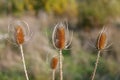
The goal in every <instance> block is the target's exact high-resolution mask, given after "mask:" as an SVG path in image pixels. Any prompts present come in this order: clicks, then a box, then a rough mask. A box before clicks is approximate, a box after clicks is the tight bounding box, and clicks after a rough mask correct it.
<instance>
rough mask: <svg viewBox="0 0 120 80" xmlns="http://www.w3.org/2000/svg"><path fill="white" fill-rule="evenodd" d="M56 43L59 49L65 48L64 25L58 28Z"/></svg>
mask: <svg viewBox="0 0 120 80" xmlns="http://www.w3.org/2000/svg"><path fill="white" fill-rule="evenodd" d="M55 45H56V47H57V48H59V49H64V47H65V28H64V27H58V28H57V30H56V41H55Z"/></svg>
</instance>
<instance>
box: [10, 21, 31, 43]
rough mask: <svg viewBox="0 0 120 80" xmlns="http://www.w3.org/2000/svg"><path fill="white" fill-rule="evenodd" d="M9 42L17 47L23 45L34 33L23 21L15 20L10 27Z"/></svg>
mask: <svg viewBox="0 0 120 80" xmlns="http://www.w3.org/2000/svg"><path fill="white" fill-rule="evenodd" d="M8 35H9V40H10V42H12V43H13V44H15V45H18V44H23V43H25V42H26V41H28V40H29V39H30V38H31V36H32V33H31V31H30V29H29V26H28V24H27V23H26V22H24V21H21V20H14V21H13V22H11V23H10V25H9V26H8Z"/></svg>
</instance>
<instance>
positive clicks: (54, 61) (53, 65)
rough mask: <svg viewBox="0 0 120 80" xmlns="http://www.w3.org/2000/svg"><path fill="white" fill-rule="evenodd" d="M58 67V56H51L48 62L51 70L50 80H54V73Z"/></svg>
mask: <svg viewBox="0 0 120 80" xmlns="http://www.w3.org/2000/svg"><path fill="white" fill-rule="evenodd" d="M57 66H58V56H53V57H52V59H51V62H50V67H51V69H52V80H55V71H56V68H57Z"/></svg>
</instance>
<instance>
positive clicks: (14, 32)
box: [8, 20, 32, 80]
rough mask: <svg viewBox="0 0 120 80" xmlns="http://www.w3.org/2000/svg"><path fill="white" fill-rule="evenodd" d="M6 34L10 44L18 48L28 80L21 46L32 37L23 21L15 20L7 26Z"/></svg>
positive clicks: (27, 78) (27, 79)
mask: <svg viewBox="0 0 120 80" xmlns="http://www.w3.org/2000/svg"><path fill="white" fill-rule="evenodd" d="M8 33H9V38H10V39H11V41H12V43H14V44H15V45H18V46H19V47H20V51H21V56H22V62H23V67H24V72H25V76H26V80H29V77H28V73H27V69H26V63H25V58H24V53H23V46H22V45H23V44H24V43H25V42H26V41H28V40H29V39H30V37H31V35H32V34H31V32H30V30H29V26H28V24H27V23H26V22H24V21H20V20H16V21H13V22H11V24H10V25H9V26H8Z"/></svg>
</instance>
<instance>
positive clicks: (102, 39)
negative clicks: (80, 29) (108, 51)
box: [96, 32, 107, 50]
mask: <svg viewBox="0 0 120 80" xmlns="http://www.w3.org/2000/svg"><path fill="white" fill-rule="evenodd" d="M106 42H107V35H106V33H105V32H101V33H100V35H99V36H98V39H97V45H96V46H97V49H98V50H102V49H104V48H105V47H106Z"/></svg>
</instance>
